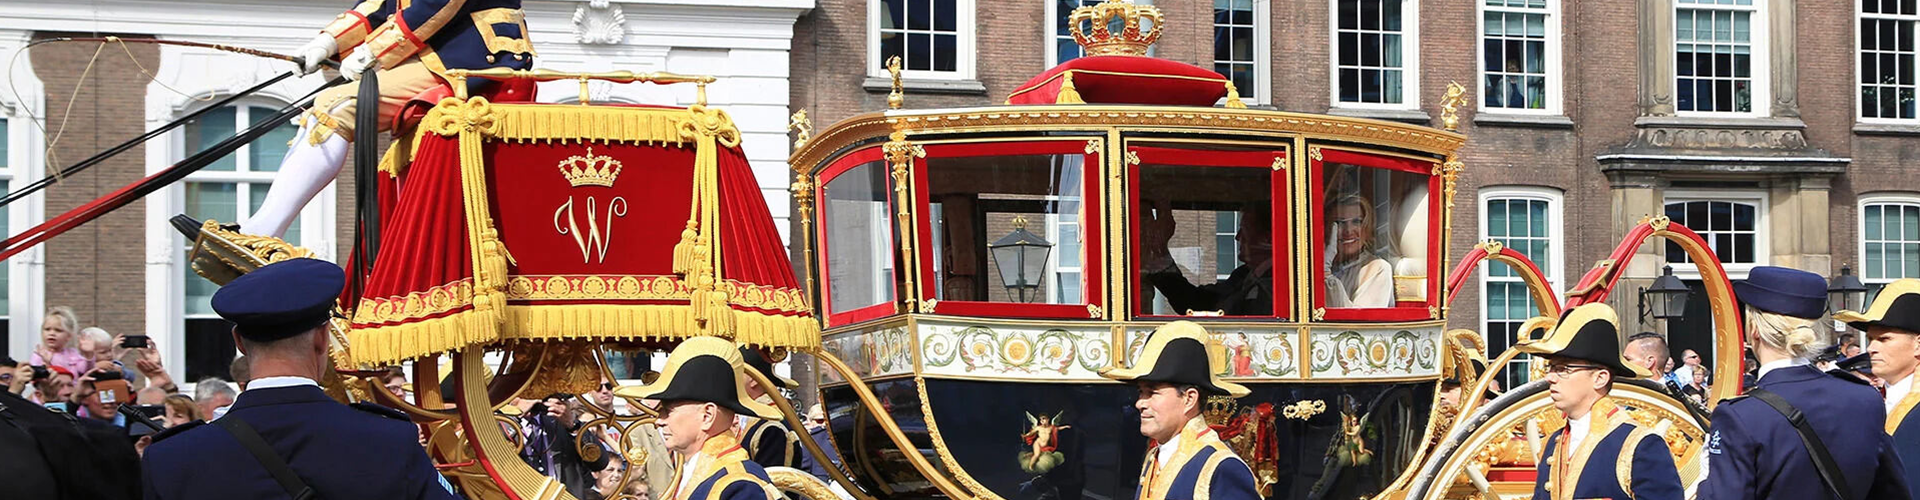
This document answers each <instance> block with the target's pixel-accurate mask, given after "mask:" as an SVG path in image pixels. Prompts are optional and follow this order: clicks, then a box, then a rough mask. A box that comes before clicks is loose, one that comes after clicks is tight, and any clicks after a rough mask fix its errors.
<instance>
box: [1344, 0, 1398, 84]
mask: <svg viewBox="0 0 1920 500" xmlns="http://www.w3.org/2000/svg"><path fill="white" fill-rule="evenodd" d="M1402 1H1403V0H1338V5H1339V9H1338V11H1337V12H1336V13H1335V15H1336V16H1337V19H1336V20H1335V21H1336V23H1337V24H1336V26H1337V28H1336V29H1335V45H1336V47H1337V50H1338V51H1339V54H1338V56H1339V59H1338V60H1337V61H1336V63H1337V66H1338V71H1337V75H1336V76H1337V82H1338V85H1339V91H1340V92H1339V93H1340V102H1342V103H1362V104H1401V103H1402V102H1404V99H1405V95H1404V94H1405V92H1404V86H1406V85H1411V83H1412V82H1409V81H1407V80H1408V77H1407V75H1406V74H1405V73H1406V65H1405V64H1404V62H1403V57H1402V56H1403V52H1404V51H1405V45H1406V44H1405V43H1404V42H1405V40H1406V35H1407V33H1406V30H1405V29H1404V28H1405V27H1406V26H1407V23H1406V22H1405V21H1404V20H1403V19H1402V14H1403V12H1402V10H1403V9H1402V5H1401V4H1402Z"/></svg>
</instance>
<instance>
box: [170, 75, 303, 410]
mask: <svg viewBox="0 0 1920 500" xmlns="http://www.w3.org/2000/svg"><path fill="white" fill-rule="evenodd" d="M273 114H274V110H273V108H266V107H259V106H233V107H223V108H220V109H215V110H213V111H210V112H208V113H207V114H205V115H201V117H200V118H199V119H196V120H194V121H191V122H188V123H187V125H186V127H185V128H184V134H183V135H184V143H183V145H184V146H185V148H184V150H185V151H186V152H187V154H192V153H194V152H198V151H201V150H204V149H206V148H208V147H211V146H213V145H214V144H217V143H219V142H220V141H223V140H226V139H227V138H228V137H232V136H233V135H234V134H235V133H238V132H239V131H241V130H244V129H246V128H249V127H252V126H254V125H257V124H260V123H262V122H264V121H265V120H266V119H267V118H270V117H272V116H273ZM296 132H297V129H296V128H295V127H294V126H293V124H291V123H283V124H280V125H279V126H277V127H275V128H274V129H273V131H272V132H268V133H267V135H265V136H262V137H261V138H260V139H258V140H255V141H253V142H251V143H247V144H246V145H244V146H241V147H240V149H239V150H237V151H234V152H233V153H232V154H229V155H227V156H226V157H223V158H221V159H219V160H218V161H215V162H213V163H212V164H210V165H207V168H206V169H204V170H202V171H200V172H195V173H193V174H190V175H188V176H187V179H186V182H184V183H182V188H183V190H184V191H185V193H184V195H185V196H184V198H185V202H186V205H185V207H184V208H185V212H186V214H187V215H189V216H192V217H194V218H196V219H200V220H207V219H213V220H218V221H221V222H226V223H231V222H237V221H241V220H245V219H246V218H247V217H250V216H252V215H253V212H254V211H255V210H259V209H260V203H261V202H262V201H265V200H266V197H267V190H268V188H269V187H270V186H271V185H272V184H273V175H274V172H277V171H279V170H280V160H281V157H283V156H285V155H286V152H287V148H288V144H290V143H291V142H292V141H293V139H294V134H295V133H296ZM301 220H302V219H301V218H300V217H296V218H294V220H293V224H292V225H291V226H288V228H287V232H286V235H285V236H283V237H281V239H283V240H286V241H287V242H288V243H292V244H294V245H300V244H301V238H300V221H301ZM178 241H180V242H181V245H182V246H181V247H180V248H181V255H182V258H183V259H184V257H185V255H186V254H187V252H190V251H192V250H193V242H192V241H187V240H186V239H185V238H181V239H180V240H178ZM182 262H185V261H184V260H182ZM180 272H181V273H182V274H184V280H183V283H184V285H185V290H184V293H185V300H184V301H182V302H183V303H184V305H185V310H184V311H182V317H183V318H184V320H185V322H186V329H185V330H184V332H185V337H186V352H185V354H186V362H187V367H186V370H187V379H188V380H189V381H197V380H200V379H201V378H204V377H215V376H217V377H227V376H229V374H228V373H227V368H228V366H227V365H228V363H230V362H232V361H233V357H234V354H235V352H236V351H234V346H233V335H232V324H231V323H228V322H227V321H226V320H223V319H220V317H219V316H217V315H215V314H214V313H213V307H212V305H211V301H212V299H213V292H214V291H215V290H217V289H219V286H218V285H215V284H213V283H212V282H209V281H207V280H206V279H205V278H201V277H200V275H199V274H197V273H194V272H193V269H191V266H180Z"/></svg>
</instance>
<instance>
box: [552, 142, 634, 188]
mask: <svg viewBox="0 0 1920 500" xmlns="http://www.w3.org/2000/svg"><path fill="white" fill-rule="evenodd" d="M559 168H560V175H564V176H566V177H567V183H569V184H572V185H573V186H574V187H580V186H604V187H613V180H614V179H616V178H619V177H620V168H621V166H620V160H615V159H613V157H611V156H605V155H594V154H593V147H592V146H588V147H587V154H586V156H580V155H574V156H570V157H567V159H565V160H561V161H560V165H559Z"/></svg>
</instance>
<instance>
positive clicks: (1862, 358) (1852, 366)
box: [1834, 352, 1873, 375]
mask: <svg viewBox="0 0 1920 500" xmlns="http://www.w3.org/2000/svg"><path fill="white" fill-rule="evenodd" d="M1834 366H1836V367H1839V368H1840V369H1842V370H1846V371H1850V372H1860V373H1865V374H1867V375H1872V374H1873V356H1872V354H1871V353H1865V352H1863V353H1860V354H1856V355H1854V356H1853V357H1851V358H1847V359H1843V360H1840V361H1839V362H1838V363H1834Z"/></svg>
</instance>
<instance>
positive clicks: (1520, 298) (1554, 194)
mask: <svg viewBox="0 0 1920 500" xmlns="http://www.w3.org/2000/svg"><path fill="white" fill-rule="evenodd" d="M1481 200H1482V201H1481V203H1480V206H1481V209H1482V210H1481V214H1480V235H1481V239H1482V240H1493V241H1499V242H1500V243H1501V244H1502V245H1505V246H1506V248H1511V249H1513V250H1514V251H1516V252H1520V253H1521V254H1523V255H1526V256H1527V259H1528V260H1532V261H1533V263H1534V265H1535V266H1536V267H1538V268H1539V269H1540V272H1541V274H1542V276H1543V277H1545V278H1546V279H1547V282H1548V286H1550V287H1552V288H1554V289H1556V290H1558V289H1559V288H1560V282H1559V276H1560V273H1559V272H1558V271H1557V270H1558V268H1559V264H1560V255H1561V249H1560V248H1559V246H1557V245H1555V244H1554V243H1553V242H1554V241H1555V240H1556V239H1558V238H1560V237H1561V236H1562V232H1561V218H1560V217H1561V215H1560V200H1561V197H1560V193H1559V191H1555V190H1547V189H1537V188H1507V189H1485V190H1482V193H1481ZM1480 281H1481V285H1482V286H1483V287H1484V293H1482V294H1481V299H1480V310H1481V312H1482V314H1481V318H1482V320H1483V321H1484V322H1485V325H1486V326H1485V328H1483V329H1482V330H1481V331H1484V332H1486V335H1487V355H1488V356H1491V357H1498V356H1500V355H1501V354H1502V353H1504V352H1506V350H1507V348H1509V347H1512V346H1514V345H1515V344H1517V343H1519V342H1520V341H1521V340H1524V339H1521V338H1519V337H1520V325H1521V324H1522V323H1525V322H1526V321H1527V320H1528V319H1530V318H1533V317H1534V316H1539V315H1540V304H1538V303H1537V302H1535V301H1534V299H1533V294H1532V293H1531V291H1530V290H1528V288H1527V284H1526V282H1525V281H1523V280H1522V279H1521V277H1520V273H1519V272H1518V271H1517V270H1515V269H1514V268H1513V266H1509V265H1506V264H1504V263H1500V262H1492V261H1488V262H1486V263H1485V264H1483V265H1481V266H1480ZM1527 363H1528V356H1526V355H1524V354H1523V355H1519V356H1516V357H1515V358H1514V359H1513V361H1511V362H1509V363H1508V364H1507V365H1506V366H1502V367H1499V368H1498V369H1497V370H1498V371H1497V373H1496V375H1495V376H1497V377H1499V380H1500V384H1501V385H1502V386H1503V387H1509V388H1511V387H1514V386H1517V385H1519V384H1524V383H1527V381H1528V370H1527Z"/></svg>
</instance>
